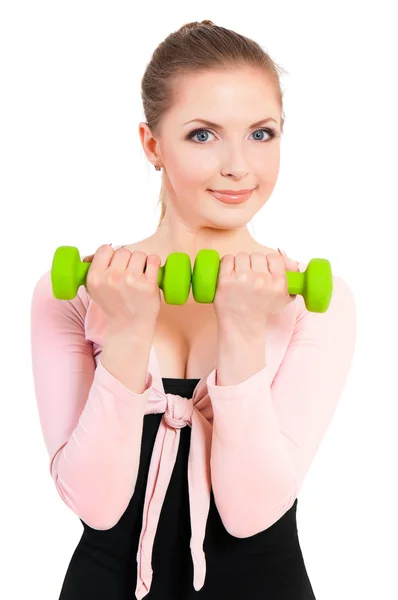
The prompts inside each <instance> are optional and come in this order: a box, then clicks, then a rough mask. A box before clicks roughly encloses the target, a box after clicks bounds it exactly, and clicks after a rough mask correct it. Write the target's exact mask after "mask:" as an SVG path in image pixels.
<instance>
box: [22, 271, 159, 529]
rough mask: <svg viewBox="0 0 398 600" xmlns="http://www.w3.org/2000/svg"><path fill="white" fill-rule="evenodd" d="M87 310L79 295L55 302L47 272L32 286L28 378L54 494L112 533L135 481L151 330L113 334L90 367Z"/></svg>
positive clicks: (89, 521) (149, 382)
mask: <svg viewBox="0 0 398 600" xmlns="http://www.w3.org/2000/svg"><path fill="white" fill-rule="evenodd" d="M87 305H88V302H87V295H86V293H85V292H84V291H83V292H80V291H79V292H78V294H77V296H76V297H75V298H74V299H73V300H70V301H69V300H67V301H64V300H57V299H56V298H54V296H53V294H52V289H51V280H50V273H49V272H47V273H45V274H44V275H43V276H42V277H41V278H40V280H39V281H38V282H37V284H36V286H35V289H34V292H33V298H32V304H31V350H32V367H33V378H34V387H35V394H36V400H37V405H38V410H39V418H40V424H41V428H42V431H43V436H44V441H45V444H46V448H47V451H48V454H49V457H50V472H51V475H52V477H53V479H54V482H55V485H56V489H57V491H58V493H59V495H60V496H61V498H62V499H63V501H64V502H65V504H66V505H67V506H68V507H69V508H70V509H71V510H73V512H75V513H76V514H77V515H78V516H79V517H80V518H81V519H82V520H83V521H84V522H85V523H87V524H88V525H90V526H91V527H93V528H95V529H109V528H110V527H112V526H113V525H114V524H115V523H117V522H118V520H119V519H120V517H121V515H122V514H123V512H124V511H125V509H126V507H127V505H128V503H129V501H130V498H131V496H132V494H133V492H134V488H135V484H136V479H137V473H138V467H139V457H140V447H141V438H142V426H143V417H144V414H145V408H146V403H147V398H148V390H149V388H150V387H151V385H152V376H151V375H150V374H149V373H148V375H147V378H146V380H145V375H144V373H145V372H146V370H147V367H148V360H149V352H150V347H151V338H150V334H149V332H147V333H146V335H144V334H143V333H142V335H141V334H138V332H137V335H136V336H134V335H133V334H132V335H131V336H124V337H121V336H120V335H119V336H116V335H113V336H112V335H111V334H110V335H109V336H108V338H107V340H106V342H105V343H104V349H103V352H104V353H105V354H103V355H102V357H101V360H100V361H99V363H98V366H97V368H95V361H94V358H93V354H92V343H91V342H90V341H87V340H86V338H85V330H84V319H85V314H86V311H87ZM120 355H123V356H124V360H123V362H122V361H121V360H120ZM103 361H104V362H103ZM108 369H109V370H108ZM118 378H119V379H120V381H119V380H118ZM145 384H146V385H145ZM144 388H146V389H144ZM133 390H137V391H136V392H135V391H133ZM141 392H142V393H141Z"/></svg>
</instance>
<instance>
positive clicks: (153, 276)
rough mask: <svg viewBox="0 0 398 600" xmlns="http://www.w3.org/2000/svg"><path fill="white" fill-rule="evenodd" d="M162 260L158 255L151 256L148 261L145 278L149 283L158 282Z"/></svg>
mask: <svg viewBox="0 0 398 600" xmlns="http://www.w3.org/2000/svg"><path fill="white" fill-rule="evenodd" d="M160 263H161V259H160V256H158V255H157V254H150V255H149V256H148V258H147V261H146V268H145V276H146V278H147V279H148V281H155V280H157V275H158V271H159V267H160Z"/></svg>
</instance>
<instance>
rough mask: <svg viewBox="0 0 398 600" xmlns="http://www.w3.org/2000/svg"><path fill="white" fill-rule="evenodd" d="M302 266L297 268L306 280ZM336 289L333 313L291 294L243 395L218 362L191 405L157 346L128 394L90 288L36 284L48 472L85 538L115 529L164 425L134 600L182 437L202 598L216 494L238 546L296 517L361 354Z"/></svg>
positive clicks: (44, 279)
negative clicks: (148, 418)
mask: <svg viewBox="0 0 398 600" xmlns="http://www.w3.org/2000/svg"><path fill="white" fill-rule="evenodd" d="M306 266H307V265H306V264H303V263H299V269H300V271H304V270H305V269H306ZM333 286H334V291H333V296H332V300H331V303H330V306H329V308H328V311H327V312H326V313H311V312H308V311H307V310H306V308H305V304H304V300H303V298H302V297H301V296H297V297H296V299H295V300H294V301H293V302H292V303H291V304H290V305H288V306H287V307H286V308H285V310H284V311H283V312H282V313H280V314H279V315H277V316H275V317H274V318H273V321H272V322H271V323H270V324H269V325H268V330H267V334H266V366H265V367H264V368H263V369H262V370H261V371H259V372H257V373H255V374H254V375H253V376H251V377H249V378H248V379H246V380H244V381H242V382H240V383H239V384H237V385H231V386H218V385H216V383H215V382H216V365H215V364H214V365H213V368H212V369H211V370H210V371H209V372H208V373H206V374H205V375H204V376H203V377H202V379H201V380H200V381H199V383H198V385H197V386H196V389H195V391H194V394H193V398H191V399H186V398H184V399H183V398H182V397H181V396H178V395H174V394H165V392H164V388H163V383H162V376H161V373H160V371H159V364H158V362H157V359H156V355H155V351H154V347H153V346H152V348H151V352H150V360H149V365H148V373H147V379H146V389H145V391H144V392H143V393H142V394H136V393H134V392H132V391H130V390H129V389H128V388H126V387H124V385H122V384H121V383H120V382H119V381H118V380H117V379H116V378H115V377H113V375H111V374H110V373H109V372H108V371H107V370H106V369H105V368H104V366H103V365H102V363H101V350H102V346H101V344H102V341H103V335H104V328H105V326H106V315H105V314H104V313H103V312H102V310H101V308H100V307H99V306H98V305H97V304H96V303H95V302H93V301H92V300H91V298H90V297H89V295H88V293H87V291H86V288H85V287H84V286H81V287H80V288H79V290H78V294H77V296H76V297H75V298H74V299H73V300H57V299H55V298H54V297H53V294H52V289H51V279H50V271H47V272H46V273H44V274H43V275H42V276H41V277H40V279H39V280H38V282H37V284H36V286H35V288H34V292H33V297H32V305H31V344H32V366H33V377H34V386H35V393H36V400H37V405H38V410H39V417H40V423H41V427H42V431H43V435H44V440H45V444H46V447H47V451H48V454H49V457H50V473H51V476H52V478H53V480H54V483H55V486H56V489H57V491H58V493H59V495H60V496H61V498H62V499H63V501H64V502H65V504H66V505H67V506H68V507H69V508H70V509H71V510H72V511H73V512H74V513H76V514H77V515H78V516H79V517H80V518H81V519H82V520H83V521H84V522H85V523H87V524H88V525H89V526H90V527H92V528H94V529H99V530H103V529H109V528H111V527H113V526H114V525H115V524H116V523H117V522H118V521H119V519H120V518H121V516H122V514H123V513H124V511H125V510H126V508H127V506H128V503H129V501H130V499H131V496H132V494H133V492H134V487H135V483H136V478H137V473H138V466H139V460H140V446H141V436H142V426H143V418H144V415H145V414H149V413H164V417H163V419H162V421H161V423H160V426H159V430H158V433H157V437H156V440H155V445H154V449H153V454H152V459H151V465H150V470H149V475H148V483H147V490H146V496H145V504H144V512H143V526H142V531H141V537H140V542H139V549H138V553H137V562H138V578H137V588H136V597H137V598H138V599H141V598H143V597H144V596H145V595H146V594H148V592H149V589H150V585H151V580H152V568H151V556H152V547H153V543H154V538H155V534H156V528H157V523H158V520H159V515H160V511H161V508H162V504H163V500H164V497H165V494H166V490H167V487H168V484H169V481H170V478H171V473H172V470H173V466H174V463H175V459H176V455H177V449H178V444H179V437H180V428H181V427H185V426H186V425H189V426H190V427H191V428H192V432H191V446H190V455H189V466H188V483H189V497H190V512H191V527H192V538H191V553H192V561H193V566H194V587H195V589H196V590H199V589H200V588H201V587H202V586H203V583H204V579H205V574H206V561H205V555H204V552H203V540H204V535H205V529H206V520H207V514H208V510H209V504H210V488H211V486H212V487H213V492H214V498H215V502H216V504H217V509H218V511H219V513H220V516H221V518H222V521H223V524H224V526H225V528H226V529H227V531H228V532H229V533H230V534H231V535H234V536H236V537H240V538H244V537H248V536H252V535H254V534H256V533H258V532H259V531H262V530H264V529H267V528H268V527H270V526H271V525H272V524H273V523H275V522H276V521H278V520H279V519H280V518H281V517H282V516H283V515H284V514H285V512H286V511H287V510H289V508H290V507H291V506H292V505H293V503H294V501H295V499H296V497H297V494H298V492H299V490H300V487H301V485H302V483H303V480H304V478H305V476H306V473H307V472H308V470H309V468H310V465H311V463H312V460H313V459H314V456H315V454H316V451H317V449H318V447H319V445H320V443H321V441H322V439H323V437H324V435H325V432H326V430H327V428H328V426H329V424H330V422H331V419H332V417H333V414H334V411H335V409H336V405H337V403H338V401H339V398H340V396H341V394H342V392H343V389H344V386H345V382H346V379H347V375H348V373H349V370H350V366H351V363H352V359H353V354H354V348H355V342H356V305H355V301H354V298H353V295H352V292H351V290H350V288H349V286H348V285H347V283H346V282H345V281H344V280H343V279H342V278H341V277H339V276H337V275H334V276H333ZM246 359H247V360H250V357H249V356H248V357H246ZM132 368H133V366H132ZM213 423H214V427H213ZM239 466H241V468H239ZM231 471H233V472H236V473H237V477H239V486H237V488H236V493H234V494H231V493H228V491H226V490H225V489H224V486H223V475H224V474H225V473H226V472H231ZM260 474H261V477H260Z"/></svg>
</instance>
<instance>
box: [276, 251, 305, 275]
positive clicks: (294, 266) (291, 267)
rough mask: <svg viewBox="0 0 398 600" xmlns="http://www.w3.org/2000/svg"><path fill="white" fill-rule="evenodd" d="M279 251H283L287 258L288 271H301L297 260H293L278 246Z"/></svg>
mask: <svg viewBox="0 0 398 600" xmlns="http://www.w3.org/2000/svg"><path fill="white" fill-rule="evenodd" d="M278 252H279V253H281V254H282V256H283V257H284V259H285V263H286V269H287V271H296V272H298V271H300V267H299V263H298V262H297V260H293V259H292V258H289V257H288V256H287V254H286V252H285V251H284V250H280V249H279V248H278Z"/></svg>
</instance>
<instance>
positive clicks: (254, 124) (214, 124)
mask: <svg viewBox="0 0 398 600" xmlns="http://www.w3.org/2000/svg"><path fill="white" fill-rule="evenodd" d="M194 121H198V122H200V123H204V124H205V125H208V126H209V127H214V128H217V127H218V128H220V129H223V126H222V125H217V123H212V122H211V121H207V120H206V119H192V121H187V122H186V123H184V125H188V123H193V122H194ZM268 121H274V123H276V124H278V122H277V121H275V119H273V118H272V117H266V118H265V119H261V120H260V121H257V122H256V123H253V124H252V125H250V128H251V127H257V126H258V125H262V124H263V123H268Z"/></svg>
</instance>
